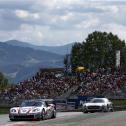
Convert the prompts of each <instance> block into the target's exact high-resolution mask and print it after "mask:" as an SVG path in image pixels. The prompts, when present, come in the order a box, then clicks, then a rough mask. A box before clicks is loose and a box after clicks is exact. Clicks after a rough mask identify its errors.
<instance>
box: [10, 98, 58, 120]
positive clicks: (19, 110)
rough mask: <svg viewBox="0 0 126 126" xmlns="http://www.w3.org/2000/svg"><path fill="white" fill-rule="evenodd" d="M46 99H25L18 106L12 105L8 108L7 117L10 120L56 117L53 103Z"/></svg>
mask: <svg viewBox="0 0 126 126" xmlns="http://www.w3.org/2000/svg"><path fill="white" fill-rule="evenodd" d="M47 101H48V99H47ZM47 101H46V100H45V99H39V100H25V101H24V102H22V104H21V106H20V107H13V108H11V109H10V113H9V118H10V120H11V121H13V120H24V119H28V120H29V119H32V120H41V119H47V118H56V109H55V105H54V104H48V103H47Z"/></svg>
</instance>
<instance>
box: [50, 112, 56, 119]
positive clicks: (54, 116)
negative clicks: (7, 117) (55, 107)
mask: <svg viewBox="0 0 126 126" xmlns="http://www.w3.org/2000/svg"><path fill="white" fill-rule="evenodd" d="M51 118H52V119H53V118H56V111H53V114H52V117H51Z"/></svg>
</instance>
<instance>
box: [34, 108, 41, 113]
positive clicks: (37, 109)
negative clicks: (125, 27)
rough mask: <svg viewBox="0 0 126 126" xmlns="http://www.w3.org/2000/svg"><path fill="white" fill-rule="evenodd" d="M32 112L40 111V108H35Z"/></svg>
mask: <svg viewBox="0 0 126 126" xmlns="http://www.w3.org/2000/svg"><path fill="white" fill-rule="evenodd" d="M32 112H40V109H39V108H36V109H33V110H32Z"/></svg>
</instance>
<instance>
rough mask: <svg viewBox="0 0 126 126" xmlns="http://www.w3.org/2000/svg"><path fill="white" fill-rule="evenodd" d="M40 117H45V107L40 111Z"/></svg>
mask: <svg viewBox="0 0 126 126" xmlns="http://www.w3.org/2000/svg"><path fill="white" fill-rule="evenodd" d="M41 119H42V120H44V119H45V109H43V110H42V113H41Z"/></svg>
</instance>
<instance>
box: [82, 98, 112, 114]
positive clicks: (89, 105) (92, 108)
mask: <svg viewBox="0 0 126 126" xmlns="http://www.w3.org/2000/svg"><path fill="white" fill-rule="evenodd" d="M82 111H83V112H84V113H88V112H97V111H102V112H109V111H113V105H112V102H111V101H109V100H108V99H107V98H93V99H91V101H90V102H86V103H83V105H82Z"/></svg>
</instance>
